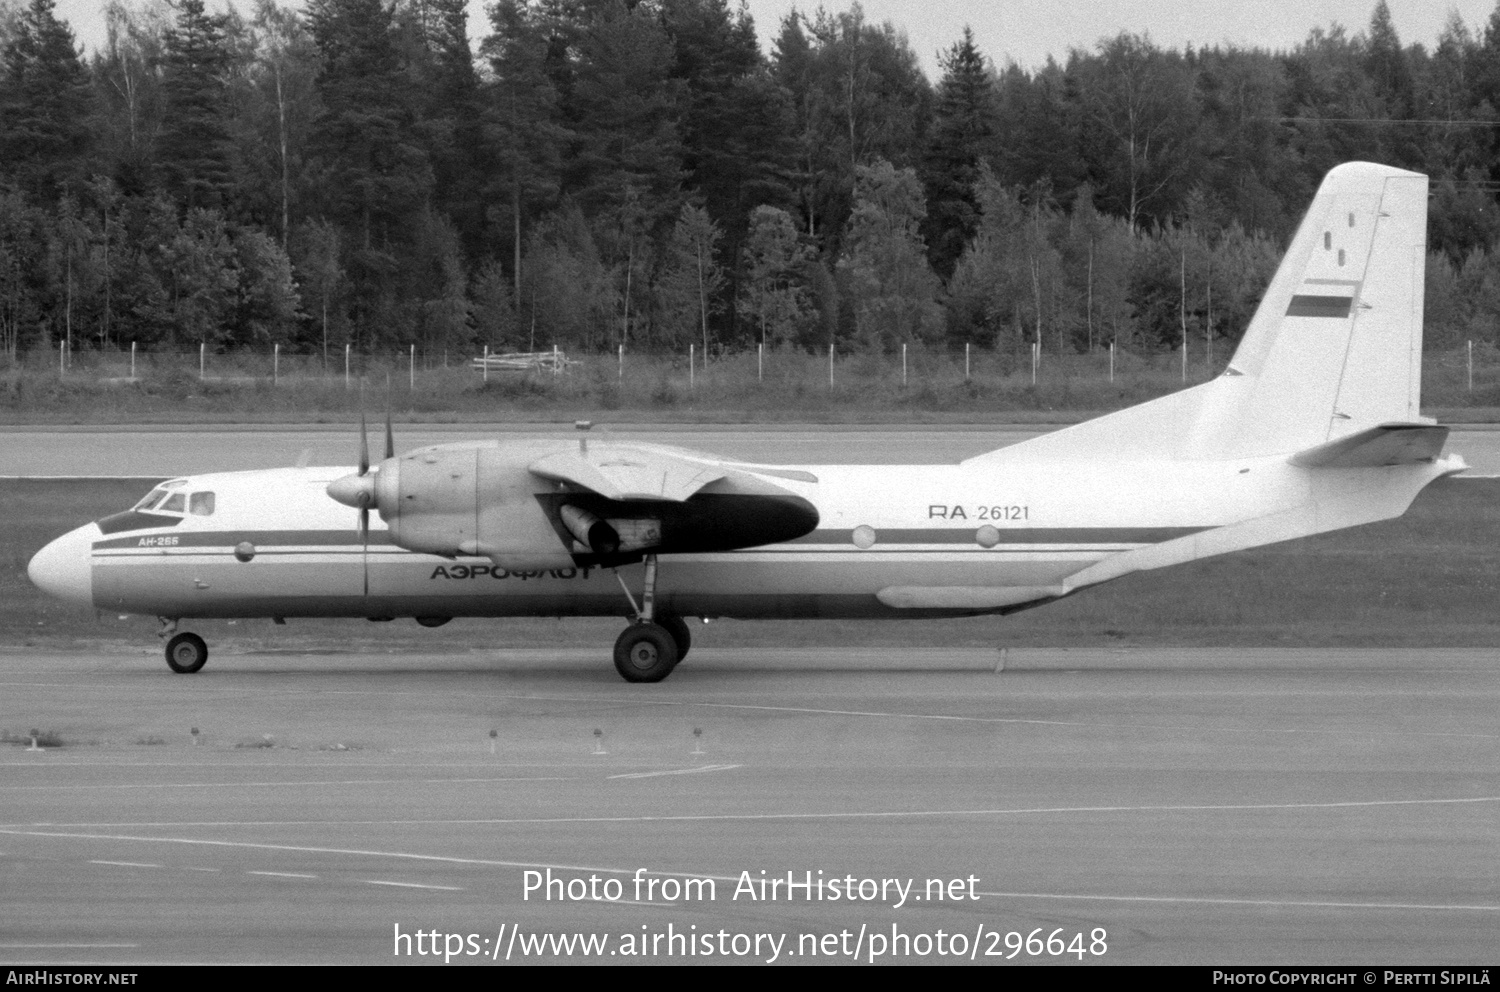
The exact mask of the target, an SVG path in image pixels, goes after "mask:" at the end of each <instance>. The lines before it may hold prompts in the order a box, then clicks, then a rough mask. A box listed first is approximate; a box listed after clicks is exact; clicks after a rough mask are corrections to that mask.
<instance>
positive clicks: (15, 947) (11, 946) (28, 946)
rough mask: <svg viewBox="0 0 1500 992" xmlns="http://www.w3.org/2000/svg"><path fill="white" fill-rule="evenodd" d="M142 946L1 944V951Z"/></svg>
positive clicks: (93, 949) (116, 948) (78, 949)
mask: <svg viewBox="0 0 1500 992" xmlns="http://www.w3.org/2000/svg"><path fill="white" fill-rule="evenodd" d="M140 946H141V945H140V944H0V951H103V950H119V949H121V948H127V947H140Z"/></svg>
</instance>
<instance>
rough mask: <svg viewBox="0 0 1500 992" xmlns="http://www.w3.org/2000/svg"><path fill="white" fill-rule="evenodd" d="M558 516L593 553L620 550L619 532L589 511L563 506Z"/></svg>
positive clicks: (608, 553) (612, 552)
mask: <svg viewBox="0 0 1500 992" xmlns="http://www.w3.org/2000/svg"><path fill="white" fill-rule="evenodd" d="M558 516H560V517H561V518H562V522H563V526H564V527H566V528H568V530H569V531H571V532H572V534H573V536H574V537H576V538H578V542H579V543H580V544H582V545H583V546H584V547H586V548H588V549H589V550H591V551H593V552H594V554H596V555H612V554H615V553H617V552H618V551H619V550H620V534H619V532H618V531H616V530H615V529H614V528H613V527H611V526H610V525H609V524H607V523H605V522H604V521H603V520H600V519H599V518H598V517H596V516H594V515H593V514H592V513H590V512H589V511H587V510H583V509H579V508H578V507H576V506H564V507H563V508H562V509H561V510H559V511H558Z"/></svg>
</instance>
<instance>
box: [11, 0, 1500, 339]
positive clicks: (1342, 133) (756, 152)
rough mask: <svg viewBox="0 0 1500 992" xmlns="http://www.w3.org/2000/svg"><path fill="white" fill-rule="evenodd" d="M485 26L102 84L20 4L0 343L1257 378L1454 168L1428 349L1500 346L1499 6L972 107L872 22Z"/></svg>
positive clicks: (443, 19) (1377, 25) (147, 47)
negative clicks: (1370, 226)
mask: <svg viewBox="0 0 1500 992" xmlns="http://www.w3.org/2000/svg"><path fill="white" fill-rule="evenodd" d="M488 10H489V22H488V24H487V25H486V29H485V30H486V33H485V35H484V37H483V38H481V39H471V38H470V36H469V33H468V27H467V23H466V17H465V4H464V2H463V0H309V2H308V3H307V5H306V9H305V11H297V10H293V9H291V8H289V7H283V6H279V5H278V4H277V3H275V2H274V0H257V2H256V5H255V6H254V7H253V8H252V9H250V10H249V11H240V12H237V11H235V10H233V9H231V10H230V12H229V13H227V14H223V15H218V14H211V13H209V12H208V11H207V10H206V9H205V7H204V4H203V2H202V0H177V2H175V3H173V4H171V5H170V6H167V5H161V4H158V5H156V6H142V7H131V6H127V5H124V4H122V3H118V2H116V3H112V4H111V5H109V6H108V7H107V8H106V10H105V17H106V19H107V24H108V34H107V41H106V42H105V43H104V44H103V45H102V46H100V48H99V49H98V50H97V51H92V52H89V53H87V57H85V56H84V54H83V53H81V52H80V51H79V50H78V48H77V46H76V44H75V40H74V36H73V34H72V31H71V29H70V27H69V25H68V24H67V23H65V22H64V21H62V20H60V19H59V18H58V17H57V14H56V11H55V9H54V6H53V0H29V2H22V0H0V346H3V347H4V349H5V350H6V351H8V352H9V353H10V354H11V355H12V356H15V355H16V354H17V353H19V352H25V351H28V350H31V349H35V348H40V347H55V346H56V343H57V342H58V341H59V340H61V339H63V338H66V339H68V340H69V341H71V342H72V346H73V347H74V348H79V347H100V348H114V347H120V346H128V345H129V343H130V342H138V343H139V345H140V346H142V347H144V348H147V349H156V350H163V351H165V350H172V349H186V348H196V347H197V345H198V343H199V342H206V343H207V344H208V345H209V346H210V347H211V348H215V349H233V348H237V347H264V346H268V345H270V344H271V343H278V344H281V345H283V346H284V347H290V348H295V349H299V350H302V351H307V352H318V351H319V350H320V349H322V350H325V351H332V350H338V351H341V350H342V349H343V347H344V345H345V344H346V343H351V344H353V345H354V346H355V347H356V348H357V349H359V350H361V351H380V350H396V349H399V350H402V351H405V350H406V349H407V348H408V347H409V346H411V345H416V346H417V347H418V348H420V349H422V350H423V352H424V353H427V354H435V353H436V352H438V351H440V350H441V351H443V352H447V351H453V352H455V353H462V352H464V351H466V350H475V351H477V350H478V349H479V348H480V347H483V346H486V345H487V346H489V347H490V348H491V349H511V348H520V349H533V348H543V347H550V346H552V345H553V344H557V345H561V346H563V347H565V348H571V349H582V350H592V351H602V350H613V349H614V348H615V347H617V346H618V345H622V344H623V345H624V346H625V347H626V348H627V349H630V350H654V351H668V350H679V349H680V350H684V351H685V350H686V349H687V347H688V345H689V344H696V345H698V346H699V347H701V348H702V349H703V350H704V352H705V353H707V352H713V351H718V350H738V349H743V348H746V347H754V344H755V343H757V342H765V343H766V344H767V345H769V346H773V347H774V346H782V347H796V348H804V349H818V350H822V349H826V348H827V346H828V345H829V344H831V343H832V344H837V346H838V347H839V349H840V351H841V352H849V351H861V350H867V351H868V350H879V349H891V348H894V347H897V346H898V345H899V344H902V343H908V344H912V345H917V346H926V347H929V348H936V349H942V348H954V347H957V348H960V349H961V348H962V347H963V345H964V344H965V343H972V344H973V345H975V346H977V347H981V348H995V349H1012V348H1014V349H1018V350H1019V349H1022V348H1029V347H1030V346H1031V343H1032V342H1036V341H1040V342H1041V346H1042V348H1043V349H1045V350H1047V351H1049V352H1052V351H1058V352H1063V351H1085V350H1089V349H1092V348H1097V347H1100V346H1102V345H1104V344H1107V343H1108V342H1111V341H1115V342H1119V343H1120V344H1122V345H1124V346H1127V347H1131V348H1136V349H1144V350H1164V349H1169V348H1173V347H1178V346H1180V345H1181V343H1182V341H1183V340H1184V338H1187V339H1189V340H1191V341H1194V342H1199V343H1201V344H1205V345H1212V344H1213V343H1214V342H1219V346H1220V347H1224V353H1225V354H1227V351H1228V348H1227V347H1225V346H1227V345H1229V344H1232V342H1233V341H1234V340H1235V339H1237V338H1238V336H1239V335H1240V333H1241V332H1242V331H1243V329H1244V326H1245V324H1246V322H1247V321H1248V319H1249V316H1250V314H1251V312H1252V311H1253V308H1254V306H1255V303H1256V301H1257V300H1258V298H1259V294H1260V292H1261V290H1262V289H1263V288H1264V286H1265V284H1266V282H1267V281H1268V280H1269V278H1270V275H1271V273H1272V271H1273V270H1274V268H1275V265H1276V262H1277V260H1278V258H1279V255H1280V252H1281V250H1282V249H1283V247H1284V245H1285V243H1286V241H1287V239H1288V238H1289V236H1290V234H1291V232H1292V230H1293V229H1294V227H1295V225H1296V223H1297V220H1298V219H1299V217H1300V215H1301V212H1302V211H1303V210H1304V209H1305V208H1306V206H1307V203H1308V202H1309V200H1310V198H1311V196H1312V194H1313V192H1314V190H1315V189H1316V187H1317V184H1318V182H1319V180H1320V179H1321V177H1322V175H1323V173H1324V172H1326V171H1327V170H1328V169H1329V168H1331V167H1332V166H1334V165H1336V164H1338V163H1340V162H1344V161H1348V160H1352V159H1366V160H1373V161H1378V162H1384V163H1388V164H1391V165H1397V166H1402V167H1405V168H1410V169H1414V170H1418V171H1421V172H1425V173H1427V174H1428V175H1430V176H1431V177H1432V199H1431V206H1430V224H1429V249H1430V254H1429V260H1428V281H1427V310H1428V321H1427V336H1428V341H1429V343H1430V344H1432V345H1434V346H1438V347H1442V346H1447V345H1451V344H1454V343H1456V342H1459V341H1462V340H1464V339H1474V340H1479V341H1488V342H1491V343H1500V342H1497V341H1496V338H1497V331H1500V249H1497V245H1496V240H1497V236H1500V216H1497V210H1496V190H1497V189H1500V128H1497V123H1500V109H1497V108H1500V6H1497V8H1496V11H1495V12H1494V13H1493V14H1492V15H1491V16H1490V18H1489V20H1488V22H1487V23H1486V24H1485V25H1484V26H1482V27H1480V28H1473V29H1471V28H1470V27H1469V26H1467V25H1466V24H1464V22H1463V21H1462V19H1461V18H1460V17H1459V16H1458V15H1457V13H1454V14H1452V15H1451V16H1450V19H1449V21H1448V23H1447V26H1446V27H1445V28H1444V30H1443V32H1442V34H1441V36H1440V37H1439V38H1438V39H1437V40H1436V45H1435V46H1434V47H1432V48H1430V49H1429V48H1428V47H1427V46H1425V45H1423V44H1421V43H1411V44H1402V42H1401V40H1400V39H1399V38H1398V36H1397V33H1396V31H1395V29H1394V27H1393V25H1392V22H1391V17H1390V12H1389V10H1388V9H1387V7H1386V4H1385V0H1380V2H1379V3H1378V5H1377V6H1376V7H1375V9H1374V11H1373V14H1372V16H1371V20H1370V23H1369V24H1368V25H1367V27H1366V28H1365V29H1363V30H1360V31H1357V32H1354V33H1350V32H1348V31H1346V30H1345V29H1343V28H1341V27H1339V26H1337V25H1335V26H1330V27H1329V28H1328V29H1326V30H1325V29H1318V30H1314V31H1313V32H1312V33H1311V34H1310V35H1309V36H1308V37H1307V39H1306V40H1305V41H1304V42H1303V43H1301V44H1299V45H1297V46H1296V47H1295V48H1293V49H1292V50H1290V51H1269V50H1265V49H1260V48H1237V47H1211V48H1191V47H1190V48H1188V49H1187V50H1184V51H1176V50H1171V49H1166V48H1162V47H1160V46H1158V45H1156V44H1154V43H1153V42H1151V40H1150V39H1149V38H1148V37H1144V36H1139V35H1134V34H1121V35H1118V36H1116V37H1113V38H1107V39H1104V40H1102V41H1100V42H1098V43H1097V44H1096V45H1094V46H1093V47H1092V48H1077V49H1074V50H1072V51H1071V52H1069V53H1067V55H1066V58H1064V59H1063V60H1061V61H1059V60H1056V59H1050V60H1049V61H1048V62H1047V63H1046V65H1044V66H1042V67H1040V68H1036V69H1032V70H1028V69H1023V68H1020V67H1018V66H1015V65H1014V64H1012V65H1008V66H1004V67H996V66H994V65H993V64H992V63H991V62H990V61H989V60H988V59H987V58H986V56H985V54H984V53H983V52H981V51H979V50H978V48H977V47H976V45H975V43H974V40H973V37H972V35H971V34H970V33H969V32H967V31H965V32H964V34H963V36H962V37H960V38H957V39H955V40H954V42H953V44H952V45H951V47H950V48H949V49H948V50H947V51H946V52H944V53H943V54H942V56H941V58H940V65H941V70H942V72H941V78H940V79H938V80H937V81H936V82H933V81H930V80H929V79H928V78H927V77H926V76H925V75H924V73H923V71H922V69H921V67H920V64H919V61H918V58H917V56H916V54H915V53H914V52H913V51H912V49H911V47H910V45H909V44H908V42H907V40H906V38H905V35H904V34H903V33H902V32H901V31H900V30H899V28H898V27H897V26H894V25H892V24H889V23H884V24H875V23H871V22H869V21H867V20H866V19H865V17H864V14H863V12H862V10H861V8H860V7H859V6H858V5H857V4H856V5H854V6H852V7H850V8H849V9H848V10H845V11H841V12H833V11H829V10H826V9H823V8H819V9H818V10H816V11H815V12H812V13H806V12H801V13H794V14H792V15H790V16H788V17H787V18H786V19H785V20H784V21H783V22H782V23H781V25H780V31H779V34H778V35H777V36H776V39H775V42H774V44H773V45H772V46H771V50H770V51H769V52H763V51H762V50H761V48H760V45H759V42H758V40H757V36H756V31H755V27H754V25H753V24H752V22H751V20H750V17H749V15H748V14H747V13H746V12H745V10H744V9H743V8H741V7H732V6H731V5H730V4H729V2H728V0H496V2H495V3H493V4H491V5H490V6H489V8H488ZM475 42H477V44H476V43H475Z"/></svg>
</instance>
